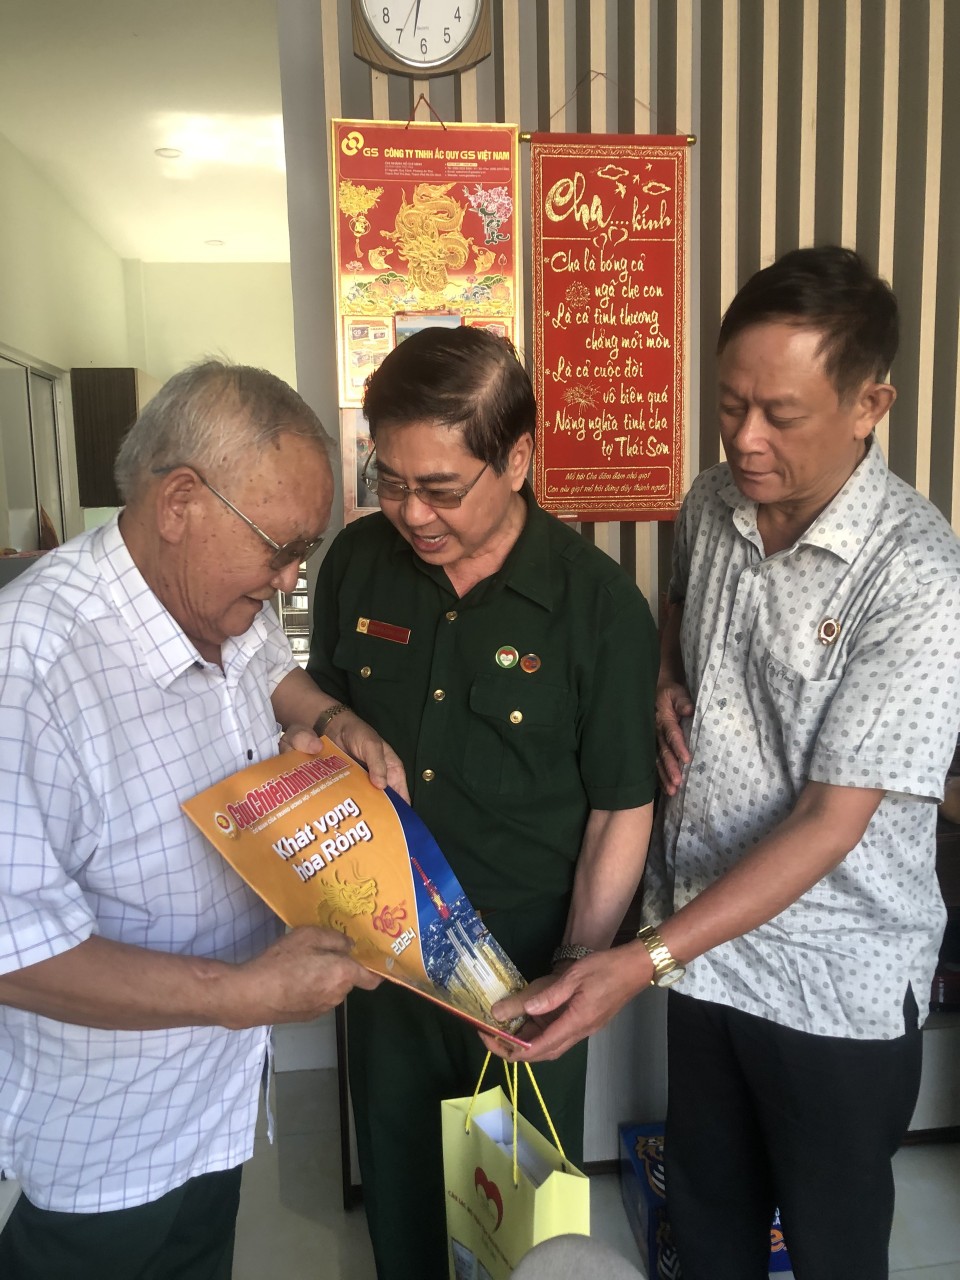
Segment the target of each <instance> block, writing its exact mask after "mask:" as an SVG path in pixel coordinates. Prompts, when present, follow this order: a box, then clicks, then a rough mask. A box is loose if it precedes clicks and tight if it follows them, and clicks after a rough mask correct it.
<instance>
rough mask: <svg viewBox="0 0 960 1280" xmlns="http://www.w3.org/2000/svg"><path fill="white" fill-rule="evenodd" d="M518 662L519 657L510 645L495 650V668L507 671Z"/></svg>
mask: <svg viewBox="0 0 960 1280" xmlns="http://www.w3.org/2000/svg"><path fill="white" fill-rule="evenodd" d="M519 660H520V655H519V653H517V651H516V649H515V648H514V647H513V645H512V644H502V645H501V646H500V648H499V649H498V650H497V666H498V667H503V668H504V669H505V670H507V671H509V670H510V668H511V667H515V666H516V665H517V663H518V661H519Z"/></svg>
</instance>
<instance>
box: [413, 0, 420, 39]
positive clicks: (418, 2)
mask: <svg viewBox="0 0 960 1280" xmlns="http://www.w3.org/2000/svg"><path fill="white" fill-rule="evenodd" d="M419 21H420V0H417V16H416V17H415V18H414V20H413V34H414V35H416V34H417V23H418V22H419Z"/></svg>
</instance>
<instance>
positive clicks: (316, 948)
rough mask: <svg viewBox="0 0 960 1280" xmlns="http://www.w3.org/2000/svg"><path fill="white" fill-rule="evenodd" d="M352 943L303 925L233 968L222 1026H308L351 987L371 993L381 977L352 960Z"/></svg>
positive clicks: (329, 931) (331, 933) (333, 1005)
mask: <svg viewBox="0 0 960 1280" xmlns="http://www.w3.org/2000/svg"><path fill="white" fill-rule="evenodd" d="M352 945H353V944H352V943H351V942H350V940H349V939H348V938H345V937H344V936H343V934H342V933H337V931H336V930H335V929H321V928H319V927H314V926H312V925H305V926H302V927H301V928H299V929H294V930H292V931H291V932H290V933H287V934H284V936H283V937H282V938H278V939H277V941H276V942H275V943H274V944H273V945H272V946H270V947H268V948H267V950H266V951H264V952H263V953H262V955H259V956H257V957H255V959H253V960H248V961H247V962H246V964H242V965H237V966H231V967H230V972H229V974H228V976H227V977H226V979H225V982H226V993H227V994H226V999H225V1008H224V1016H223V1025H224V1026H228V1027H231V1028H233V1029H240V1028H243V1027H257V1026H265V1025H268V1024H269V1023H273V1022H308V1021H310V1020H311V1019H312V1018H319V1017H320V1016H321V1015H322V1014H324V1013H329V1012H330V1010H331V1009H333V1008H334V1007H335V1006H336V1005H338V1004H340V1003H341V1002H342V1001H343V999H344V998H345V996H346V995H347V993H348V992H349V991H350V990H351V989H352V988H353V987H363V988H364V989H365V990H366V991H372V990H373V989H374V988H375V987H378V986H379V985H380V982H381V981H382V979H381V978H379V977H378V976H377V975H376V974H375V973H371V972H370V971H369V969H364V967H363V966H362V965H360V964H358V963H357V962H356V960H354V959H353V957H352V956H351V954H350V952H351V950H352Z"/></svg>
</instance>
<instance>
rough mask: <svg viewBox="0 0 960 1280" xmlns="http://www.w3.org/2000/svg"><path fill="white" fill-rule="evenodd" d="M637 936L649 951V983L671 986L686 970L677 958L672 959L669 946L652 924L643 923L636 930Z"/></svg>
mask: <svg viewBox="0 0 960 1280" xmlns="http://www.w3.org/2000/svg"><path fill="white" fill-rule="evenodd" d="M637 937H638V938H639V939H640V941H641V942H642V943H643V945H644V946H645V947H646V948H647V950H648V951H649V952H650V959H651V960H652V961H653V978H652V979H651V982H650V985H651V986H654V987H672V986H673V984H674V983H675V982H679V981H680V979H681V978H682V977H683V975H684V974H685V973H686V972H687V971H686V969H685V968H684V967H683V965H682V964H681V963H680V962H679V960H674V958H673V956H672V955H671V954H670V948H669V947H668V946H667V944H666V943H665V942H664V940H663V939H662V938H661V937H660V935H659V933H657V931H656V929H655V928H654V927H653V925H652V924H645V925H644V926H643V928H642V929H639V930H638V931H637Z"/></svg>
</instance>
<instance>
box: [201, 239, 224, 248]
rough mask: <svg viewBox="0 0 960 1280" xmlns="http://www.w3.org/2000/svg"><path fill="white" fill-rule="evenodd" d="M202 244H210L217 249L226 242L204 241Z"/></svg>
mask: <svg viewBox="0 0 960 1280" xmlns="http://www.w3.org/2000/svg"><path fill="white" fill-rule="evenodd" d="M203 243H204V244H211V245H214V246H215V247H218V246H220V245H222V244H226V243H227V242H226V240H204V242H203Z"/></svg>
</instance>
